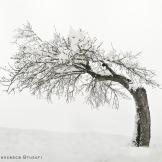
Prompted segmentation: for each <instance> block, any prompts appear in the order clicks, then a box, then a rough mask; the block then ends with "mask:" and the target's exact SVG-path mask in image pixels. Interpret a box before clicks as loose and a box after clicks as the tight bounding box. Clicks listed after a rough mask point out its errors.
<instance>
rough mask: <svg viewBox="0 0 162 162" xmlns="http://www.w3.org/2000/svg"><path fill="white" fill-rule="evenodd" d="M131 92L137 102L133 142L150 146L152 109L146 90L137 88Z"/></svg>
mask: <svg viewBox="0 0 162 162" xmlns="http://www.w3.org/2000/svg"><path fill="white" fill-rule="evenodd" d="M131 94H132V95H133V98H134V100H135V104H136V127H135V137H134V140H133V143H134V145H135V146H138V147H139V146H149V143H150V127H151V119H150V110H149V105H148V100H147V94H146V90H145V89H144V88H141V87H140V88H137V89H136V90H134V91H132V92H131Z"/></svg>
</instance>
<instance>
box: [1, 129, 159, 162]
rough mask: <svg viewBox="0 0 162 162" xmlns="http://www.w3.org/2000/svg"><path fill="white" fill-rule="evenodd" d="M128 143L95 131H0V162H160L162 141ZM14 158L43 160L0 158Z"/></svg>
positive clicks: (119, 138)
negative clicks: (147, 144)
mask: <svg viewBox="0 0 162 162" xmlns="http://www.w3.org/2000/svg"><path fill="white" fill-rule="evenodd" d="M158 141H160V143H158ZM129 142H130V139H129V138H127V137H125V136H121V135H110V134H104V133H97V132H89V133H58V132H48V131H38V130H18V129H9V128H0V162H24V161H25V162H26V161H35V162H38V161H39V162H144V161H147V162H161V161H162V138H161V140H160V138H158V139H155V140H154V141H152V143H151V146H150V148H135V147H132V146H130V143H129ZM13 155H15V156H23V155H29V156H32V155H33V156H42V159H39V160H36V159H34V160H29V159H28V160H24V159H22V157H21V159H17V160H13V159H12V160H9V159H8V160H5V159H1V157H2V156H13Z"/></svg>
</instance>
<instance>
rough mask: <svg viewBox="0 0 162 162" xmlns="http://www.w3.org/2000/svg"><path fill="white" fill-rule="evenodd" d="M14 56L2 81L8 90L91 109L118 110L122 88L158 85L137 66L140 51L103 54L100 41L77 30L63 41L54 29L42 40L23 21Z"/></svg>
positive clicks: (132, 88) (134, 88)
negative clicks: (78, 101)
mask: <svg viewBox="0 0 162 162" xmlns="http://www.w3.org/2000/svg"><path fill="white" fill-rule="evenodd" d="M15 44H16V46H17V53H16V54H15V55H14V56H13V57H12V59H13V65H10V67H9V68H6V69H5V70H7V71H8V72H9V75H8V76H7V77H6V76H5V77H3V78H2V79H1V83H3V85H5V86H7V92H8V93H11V92H12V91H16V90H17V91H19V92H21V91H22V90H24V89H29V90H30V92H31V93H32V94H34V95H43V96H46V97H47V99H51V96H52V95H53V94H54V95H57V96H65V97H66V100H67V101H70V100H71V99H73V98H74V97H75V96H76V95H78V94H83V95H84V96H85V97H86V102H87V103H90V104H91V105H92V106H94V107H98V106H100V105H103V104H105V103H111V102H112V104H113V105H114V106H115V107H118V106H119V103H118V97H119V96H122V97H127V94H126V93H125V91H123V88H124V89H127V90H128V91H129V92H133V91H135V90H136V88H137V87H142V86H145V85H150V86H152V87H157V86H159V85H158V84H157V83H156V82H155V81H154V79H153V77H154V76H155V73H154V72H153V71H152V70H148V69H146V68H145V67H142V66H141V65H140V64H139V62H138V56H139V54H140V53H137V54H133V53H132V52H118V51H117V50H115V49H114V48H113V47H112V49H111V50H110V51H109V52H106V51H105V50H104V49H103V47H102V43H99V42H98V40H97V39H96V38H91V37H90V36H89V35H88V34H87V33H86V32H84V31H83V30H81V29H79V30H78V31H75V30H73V29H71V30H70V32H69V35H68V36H67V37H64V36H62V35H61V34H59V33H58V32H56V31H55V33H54V37H53V38H52V40H49V41H46V40H42V39H41V38H40V37H39V36H38V35H37V34H36V33H35V32H34V31H33V29H32V26H31V25H30V24H29V23H27V24H26V25H24V26H23V27H22V28H19V29H17V32H16V35H15Z"/></svg>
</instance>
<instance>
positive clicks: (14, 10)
mask: <svg viewBox="0 0 162 162" xmlns="http://www.w3.org/2000/svg"><path fill="white" fill-rule="evenodd" d="M0 20H1V21H0V66H5V65H7V64H8V62H10V57H11V56H12V55H13V54H14V47H13V45H12V44H11V43H10V42H12V40H13V39H12V37H13V35H14V32H13V30H14V29H16V28H18V27H21V26H22V24H25V23H26V21H29V22H30V23H31V24H32V26H33V28H34V30H35V31H36V32H37V33H38V35H39V36H41V37H42V38H43V39H46V40H48V39H50V38H52V36H53V32H54V26H55V27H56V29H57V31H59V32H60V33H62V34H63V35H65V36H66V35H67V34H68V30H69V27H70V26H72V27H73V28H76V29H78V28H82V29H84V30H86V31H87V32H89V33H90V35H92V36H96V37H97V38H98V39H99V40H101V41H104V46H105V47H106V50H109V49H110V44H111V42H112V43H113V45H114V47H115V48H116V49H117V50H123V51H130V50H132V51H133V52H139V51H142V56H141V60H140V61H141V63H142V65H143V66H146V67H148V68H150V69H155V70H156V73H157V75H158V76H157V81H158V82H159V83H160V82H162V71H161V67H162V65H161V64H162V63H161V59H162V1H161V0H122V1H120V0H0ZM148 99H149V105H150V110H151V115H152V135H153V136H155V135H160V134H162V126H161V124H162V90H160V89H150V88H149V89H148ZM134 115H135V107H134V103H133V101H129V100H128V101H127V100H126V101H125V100H122V101H121V104H120V109H119V110H114V109H111V107H109V106H108V105H105V107H103V108H102V107H101V108H100V109H99V110H93V109H91V108H90V107H89V106H87V105H85V104H83V103H82V99H81V100H80V101H78V100H77V101H76V102H73V103H70V104H66V102H65V101H64V100H58V99H57V98H54V100H53V103H52V104H51V103H47V101H46V100H39V99H37V98H36V97H34V96H31V95H30V94H28V93H21V94H15V95H7V94H6V93H4V92H2V91H1V92H0V127H14V128H25V129H27V128H30V129H31V128H32V129H46V130H54V131H104V132H109V133H113V134H123V135H132V133H133V128H134Z"/></svg>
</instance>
